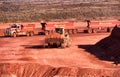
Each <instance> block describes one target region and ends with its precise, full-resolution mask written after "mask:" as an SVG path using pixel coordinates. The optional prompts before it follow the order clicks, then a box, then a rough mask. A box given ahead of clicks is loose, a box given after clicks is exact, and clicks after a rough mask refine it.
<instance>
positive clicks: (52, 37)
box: [45, 26, 71, 48]
mask: <svg viewBox="0 0 120 77" xmlns="http://www.w3.org/2000/svg"><path fill="white" fill-rule="evenodd" d="M46 44H47V46H48V47H51V46H57V47H62V48H65V47H69V46H70V45H71V39H70V37H69V34H68V33H67V32H65V29H64V27H62V26H57V27H55V30H54V31H53V32H51V33H49V34H48V35H46V38H45V45H46Z"/></svg>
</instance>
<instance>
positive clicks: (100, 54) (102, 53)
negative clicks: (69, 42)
mask: <svg viewBox="0 0 120 77" xmlns="http://www.w3.org/2000/svg"><path fill="white" fill-rule="evenodd" d="M78 48H83V49H85V51H86V52H88V53H91V54H93V55H94V56H96V57H97V58H98V59H100V60H105V61H112V62H114V64H116V65H118V64H120V59H119V58H118V57H113V56H111V55H109V54H108V53H106V52H108V51H106V50H104V49H102V48H100V47H97V46H96V45H78Z"/></svg>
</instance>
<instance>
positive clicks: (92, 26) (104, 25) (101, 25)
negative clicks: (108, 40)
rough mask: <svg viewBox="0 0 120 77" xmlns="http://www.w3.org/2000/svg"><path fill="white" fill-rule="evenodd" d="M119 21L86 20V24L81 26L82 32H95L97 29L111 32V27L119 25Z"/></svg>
mask: <svg viewBox="0 0 120 77" xmlns="http://www.w3.org/2000/svg"><path fill="white" fill-rule="evenodd" d="M119 24H120V21H115V20H114V21H110V20H109V21H90V20H87V24H86V26H85V28H83V30H84V32H87V33H97V32H98V31H106V32H111V31H112V29H113V28H114V27H115V26H116V25H119Z"/></svg>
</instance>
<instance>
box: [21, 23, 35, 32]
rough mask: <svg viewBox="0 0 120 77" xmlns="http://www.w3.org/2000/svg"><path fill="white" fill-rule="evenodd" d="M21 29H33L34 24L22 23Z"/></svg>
mask: <svg viewBox="0 0 120 77" xmlns="http://www.w3.org/2000/svg"><path fill="white" fill-rule="evenodd" d="M21 29H22V31H34V29H35V24H28V25H22V28H21Z"/></svg>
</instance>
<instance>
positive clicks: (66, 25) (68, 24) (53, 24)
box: [46, 22, 75, 30]
mask: <svg viewBox="0 0 120 77" xmlns="http://www.w3.org/2000/svg"><path fill="white" fill-rule="evenodd" d="M56 26H62V27H64V28H65V29H74V28H75V27H74V22H48V23H47V25H46V30H54V28H55V27H56Z"/></svg>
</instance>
